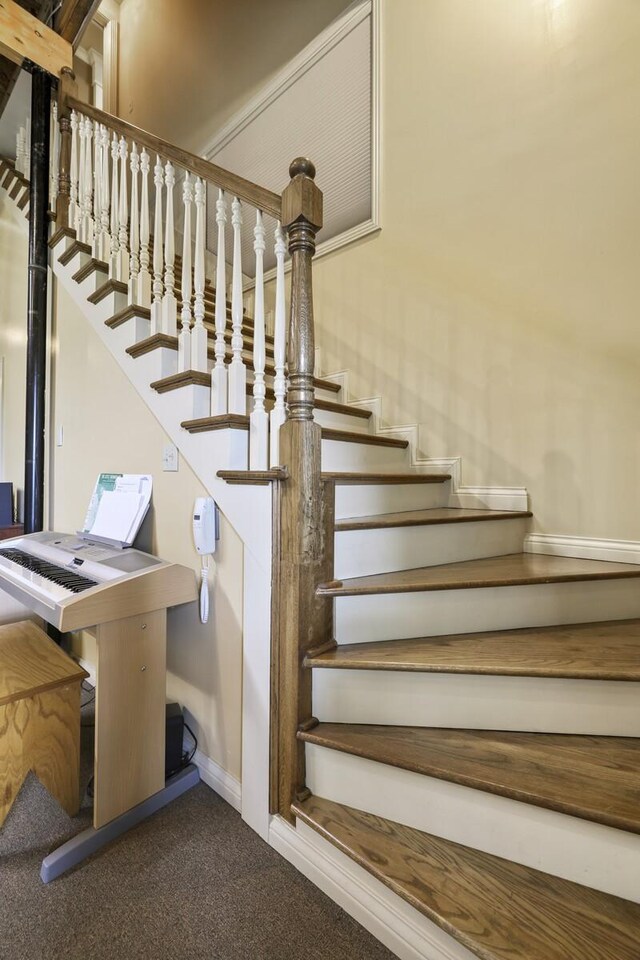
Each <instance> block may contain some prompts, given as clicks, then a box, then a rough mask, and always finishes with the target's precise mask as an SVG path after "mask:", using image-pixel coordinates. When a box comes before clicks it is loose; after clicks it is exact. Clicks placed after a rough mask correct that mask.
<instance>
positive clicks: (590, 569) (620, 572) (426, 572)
mask: <svg viewBox="0 0 640 960" xmlns="http://www.w3.org/2000/svg"><path fill="white" fill-rule="evenodd" d="M632 577H637V578H640V565H638V564H633V563H609V562H607V561H601V560H576V559H573V558H570V557H551V556H544V555H541V554H535V553H512V554H508V555H507V556H503V557H489V558H488V559H484V560H463V561H462V562H460V563H446V564H442V565H441V566H435V567H419V568H417V569H414V570H400V571H398V572H397V573H378V574H374V575H373V576H369V577H353V578H351V579H346V580H343V581H332V582H331V583H328V584H327V583H325V584H322V583H321V584H320V585H319V587H318V588H317V590H316V593H317V594H318V596H322V597H349V596H360V595H365V594H377V593H412V592H418V591H425V590H469V589H474V588H482V587H512V586H520V585H524V584H533V583H566V582H571V581H577V580H583V581H584V580H617V579H624V578H632Z"/></svg>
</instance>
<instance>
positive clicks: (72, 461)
mask: <svg viewBox="0 0 640 960" xmlns="http://www.w3.org/2000/svg"><path fill="white" fill-rule="evenodd" d="M56 290H57V292H56V298H55V303H56V315H55V320H54V322H55V363H54V388H53V389H54V410H53V424H54V431H53V436H54V437H55V435H56V433H57V430H58V429H59V428H60V427H62V428H63V431H64V432H63V437H64V442H63V446H62V447H56V446H55V445H54V444H52V446H51V457H52V463H53V469H52V475H51V491H50V493H51V501H52V503H53V504H54V507H53V510H52V519H51V528H52V529H58V530H62V531H73V530H78V529H80V528H81V527H82V523H83V520H84V515H85V511H86V506H87V503H88V500H89V497H90V495H91V491H92V489H93V485H94V483H95V480H96V477H97V475H98V474H99V473H100V472H102V471H109V472H111V471H113V472H122V473H151V474H152V475H153V483H154V488H153V506H152V513H151V516H150V517H148V518H147V520H146V521H145V524H144V526H143V528H142V532H141V535H140V538H139V541H138V545H139V546H141V547H142V548H143V549H148V550H150V551H151V552H153V553H156V554H158V555H159V556H162V557H163V558H165V559H166V560H171V561H174V562H176V563H182V564H184V565H185V566H187V567H191V568H193V570H194V576H195V575H196V571H199V568H200V561H199V557H198V556H197V554H196V552H195V549H194V547H193V543H192V535H191V516H192V508H193V502H194V500H195V498H196V497H198V496H206V490H204V488H203V487H202V485H201V484H200V483H199V481H198V480H197V478H196V477H195V476H194V474H193V473H192V471H191V470H190V469H189V467H188V466H187V464H186V463H185V461H184V460H182V459H181V460H180V465H179V471H178V472H177V473H163V472H162V467H161V458H162V448H163V446H164V445H165V444H166V443H168V442H169V441H168V439H167V437H166V435H165V434H164V432H163V431H162V429H161V428H160V426H159V424H158V423H157V421H156V420H155V418H154V417H153V416H152V414H151V413H150V412H149V410H148V408H147V407H146V405H145V404H144V402H143V401H142V400H141V398H140V397H139V396H138V394H137V393H136V391H135V390H134V388H133V387H132V386H131V385H130V383H129V381H128V380H127V378H126V377H125V375H124V374H123V372H122V371H121V369H120V367H119V366H118V364H117V363H116V362H115V360H113V358H112V357H111V354H110V353H108V351H107V350H106V348H105V347H104V346H103V344H102V343H101V341H100V340H99V339H98V337H97V335H96V334H95V332H94V331H93V330H92V329H91V327H90V326H89V324H88V322H87V320H86V319H85V318H84V316H83V315H82V314H81V313H80V312H79V310H78V308H77V307H76V306H75V304H74V303H73V301H72V300H71V299H70V298H69V296H68V295H67V294H66V292H65V291H64V289H63V288H62V287H61V286H60V285H59V284H56ZM220 533H221V535H220V541H219V550H218V552H217V554H216V557H215V560H216V566H215V581H214V588H213V591H212V594H211V613H210V622H209V623H208V624H206V625H202V624H201V623H200V621H199V616H198V610H197V604H195V603H192V604H189V605H186V606H183V607H179V608H176V609H174V610H173V611H171V612H170V614H169V639H168V667H169V675H168V682H167V692H168V696H169V698H170V699H176V700H178V701H179V702H180V703H181V704H182V705H183V706H185V707H186V710H187V716H188V722H189V724H190V726H192V727H193V729H194V731H195V732H196V735H197V736H198V738H199V741H200V748H201V749H202V750H203V752H204V753H205V754H206V755H207V756H209V757H211V758H212V759H213V760H215V761H216V762H217V763H219V764H220V765H221V766H222V767H223V768H224V769H225V770H227V771H229V772H230V773H231V774H232V775H233V776H235V777H238V778H239V777H240V760H241V756H240V750H241V703H242V698H241V670H242V543H241V541H240V540H239V539H238V537H237V536H236V534H235V532H234V531H233V529H232V528H231V527H230V526H229V524H228V523H227V521H226V520H225V518H224V517H222V518H221V531H220ZM75 646H76V650H77V651H78V652H80V653H82V655H83V656H85V657H87V658H88V659H89V660H92V659H93V655H94V652H93V642H92V640H91V638H90V637H88V635H86V634H85V635H83V636H82V637H77V638H76V639H75Z"/></svg>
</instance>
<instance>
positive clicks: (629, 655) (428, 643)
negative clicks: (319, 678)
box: [305, 620, 640, 681]
mask: <svg viewBox="0 0 640 960" xmlns="http://www.w3.org/2000/svg"><path fill="white" fill-rule="evenodd" d="M639 652H640V620H609V621H606V622H602V623H577V624H570V625H569V626H552V627H525V628H524V629H521V630H500V631H495V632H491V633H467V634H457V635H450V636H444V637H418V638H415V639H411V640H388V641H381V642H379V643H351V644H341V645H340V646H337V647H336V648H335V649H333V650H329V651H326V652H325V653H321V654H318V655H317V656H315V657H309V658H307V660H306V661H305V665H306V666H308V667H314V668H315V667H332V668H339V669H353V670H407V671H417V672H433V673H466V674H470V673H473V674H490V675H493V676H511V677H556V678H558V677H564V678H570V679H588V680H631V681H633V680H635V681H639V680H640V656H639Z"/></svg>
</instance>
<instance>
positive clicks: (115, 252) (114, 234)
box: [109, 133, 120, 280]
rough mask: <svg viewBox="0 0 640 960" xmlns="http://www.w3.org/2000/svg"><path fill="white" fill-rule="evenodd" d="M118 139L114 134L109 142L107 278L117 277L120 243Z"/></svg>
mask: <svg viewBox="0 0 640 960" xmlns="http://www.w3.org/2000/svg"><path fill="white" fill-rule="evenodd" d="M118 235H119V230H118V137H117V136H116V134H115V133H114V135H113V138H112V140H111V259H110V261H109V276H110V277H111V279H112V280H116V279H117V277H118V261H119V249H120V241H119V240H118Z"/></svg>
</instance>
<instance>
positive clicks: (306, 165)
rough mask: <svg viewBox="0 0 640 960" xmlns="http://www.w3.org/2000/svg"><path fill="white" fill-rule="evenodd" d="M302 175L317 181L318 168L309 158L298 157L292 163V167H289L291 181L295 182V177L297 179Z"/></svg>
mask: <svg viewBox="0 0 640 960" xmlns="http://www.w3.org/2000/svg"><path fill="white" fill-rule="evenodd" d="M301 173H303V174H304V175H305V176H306V177H309V178H310V179H311V180H314V179H315V176H316V168H315V166H314V165H313V163H312V162H311V160H309V158H308V157H296V159H295V160H292V162H291V166H290V167H289V176H290V177H291V179H292V180H293V178H294V177H297V176H298V175H299V174H301Z"/></svg>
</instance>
